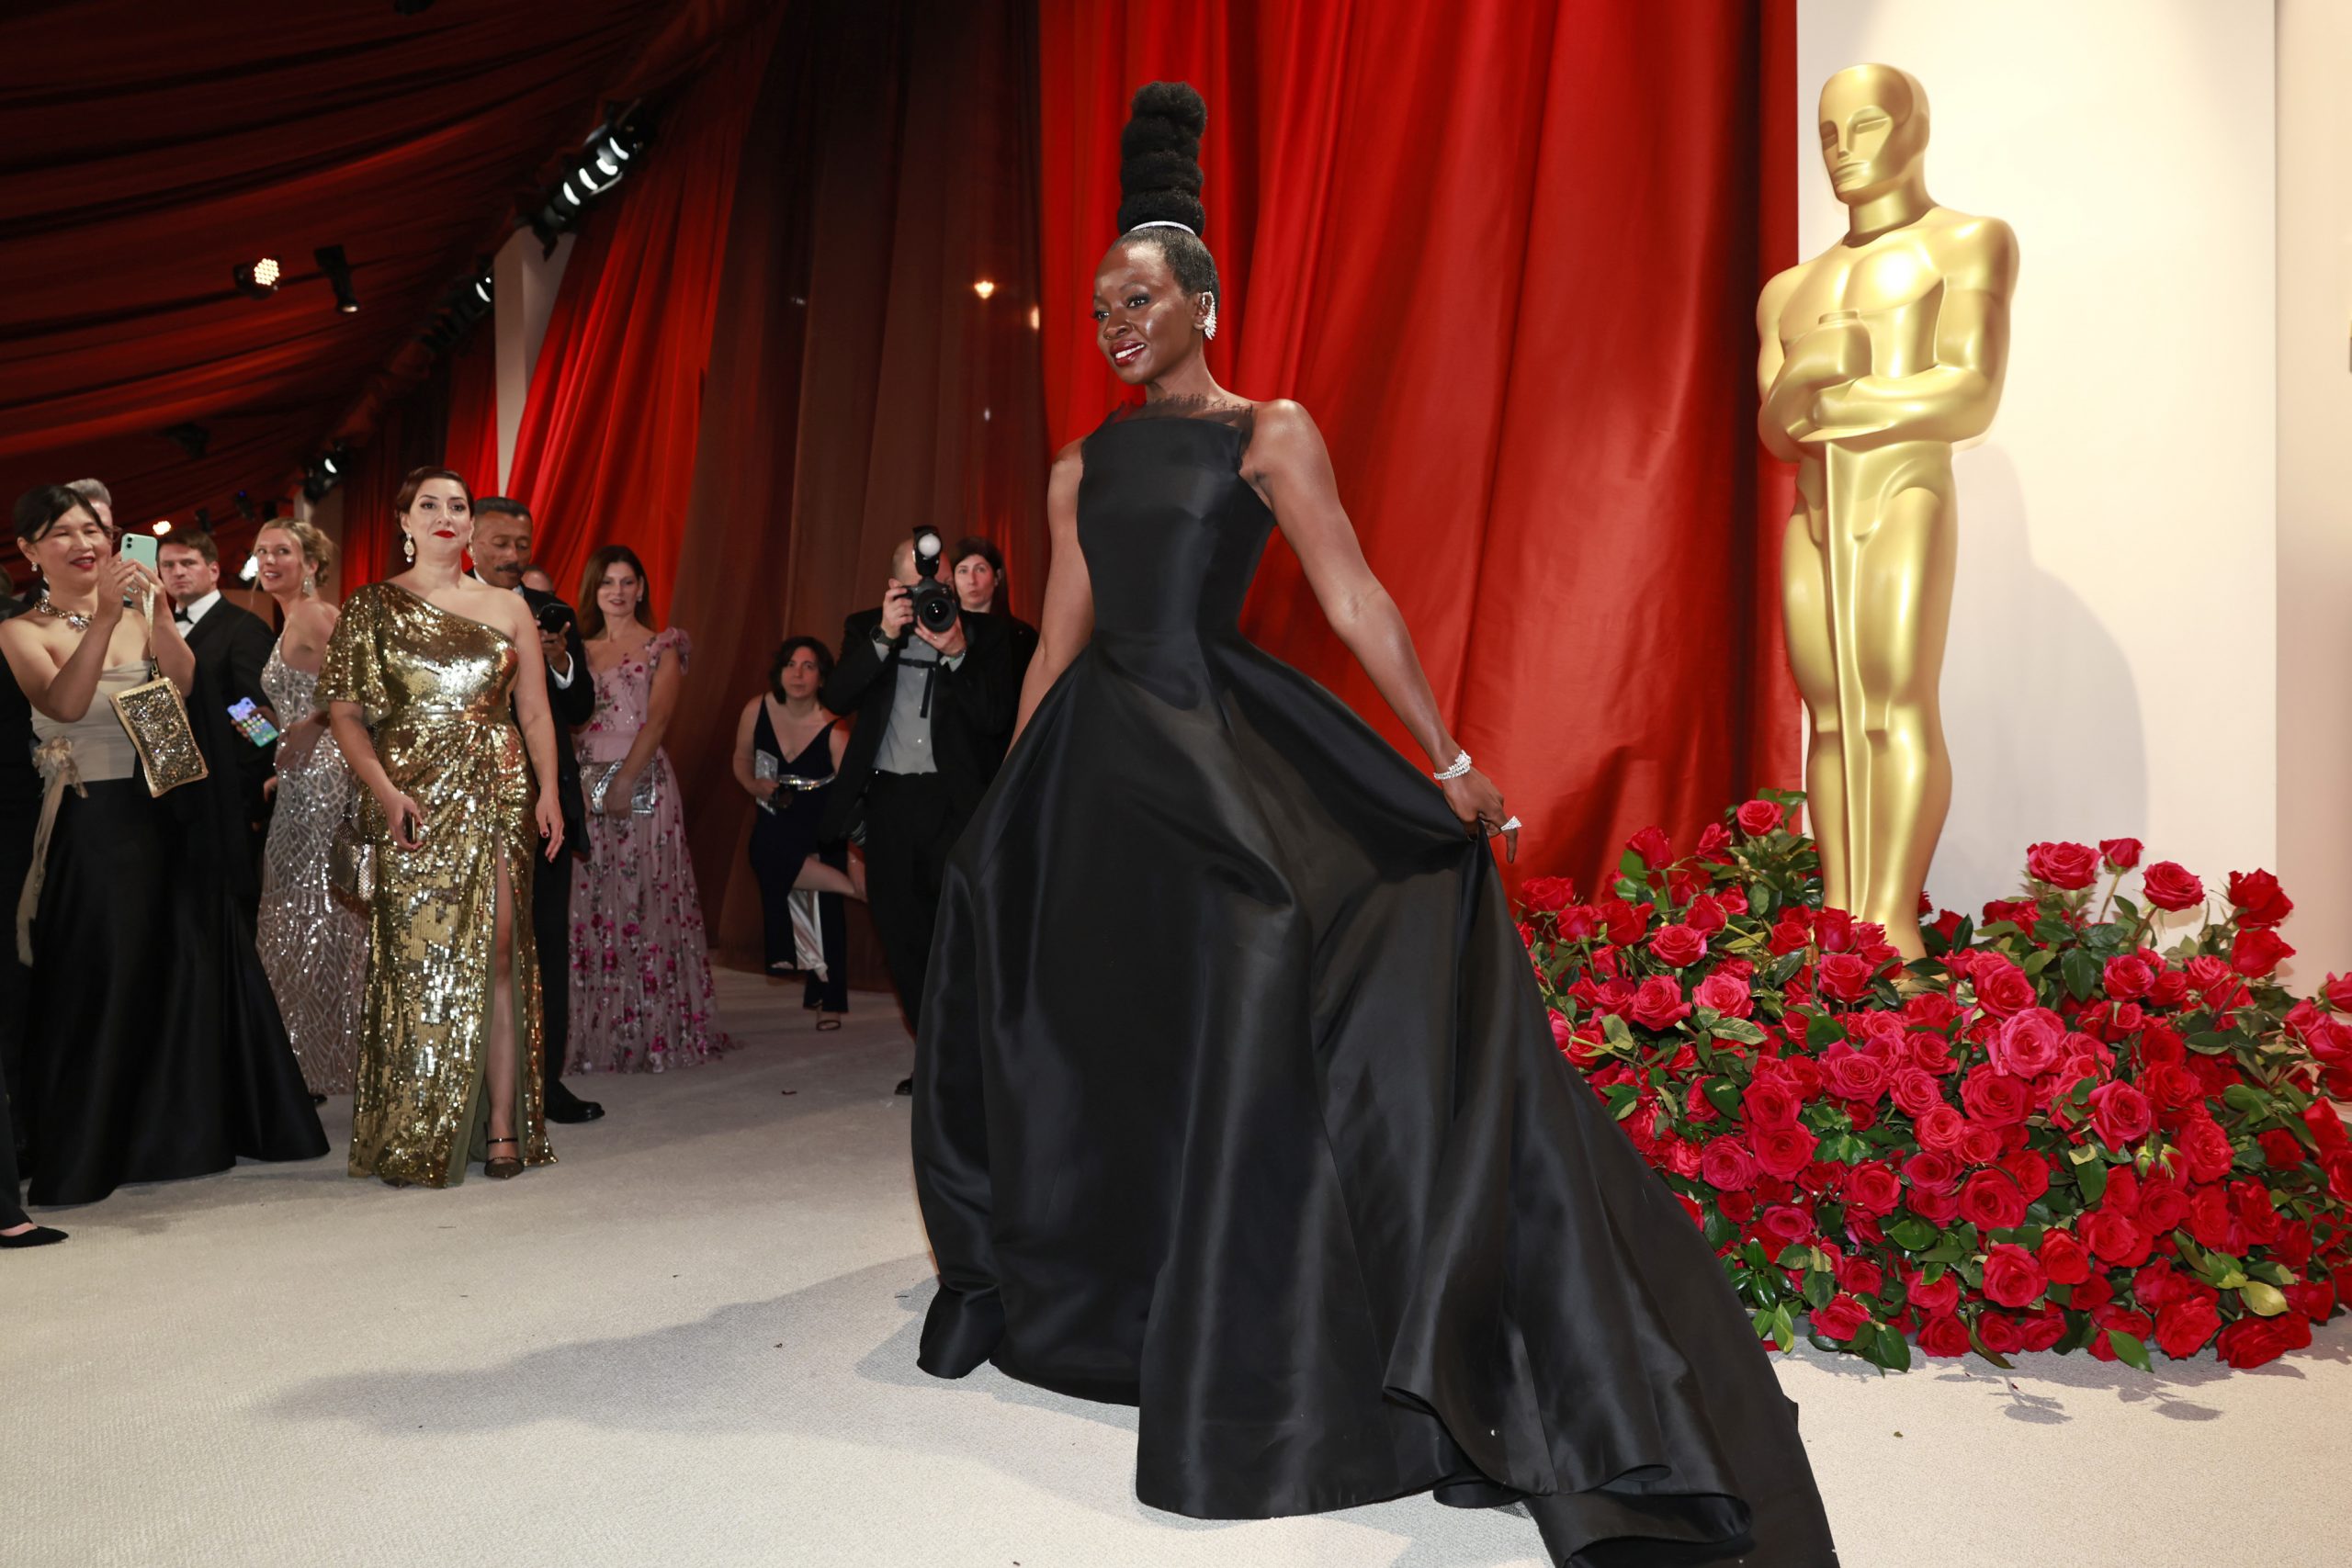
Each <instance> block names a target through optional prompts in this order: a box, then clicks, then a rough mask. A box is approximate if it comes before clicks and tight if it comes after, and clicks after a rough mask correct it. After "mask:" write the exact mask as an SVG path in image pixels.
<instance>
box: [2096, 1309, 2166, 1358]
mask: <svg viewBox="0 0 2352 1568" xmlns="http://www.w3.org/2000/svg"><path fill="white" fill-rule="evenodd" d="M2091 1321H2092V1322H2093V1323H2096V1324H2098V1337H2097V1338H2095V1339H2093V1340H2092V1341H2091V1354H2092V1355H2093V1356H2095V1357H2097V1358H2098V1359H2100V1360H2102V1361H2112V1360H2113V1359H2115V1347H2114V1345H2113V1344H2111V1343H2110V1342H2109V1339H2108V1335H2109V1333H2110V1332H2112V1333H2116V1334H2129V1335H2130V1336H2131V1337H2132V1338H2134V1339H2139V1340H2143V1341H2144V1340H2145V1339H2146V1338H2147V1337H2148V1336H2149V1335H2150V1334H2152V1333H2154V1331H2155V1326H2156V1320H2155V1319H2154V1318H2152V1317H2150V1316H2149V1315H2148V1314H2146V1313H2144V1312H2131V1311H2130V1310H2128V1309H2126V1308H2123V1307H2116V1306H2108V1307H2101V1308H2099V1309H2098V1311H2097V1312H2095V1313H2093V1314H2091Z"/></svg>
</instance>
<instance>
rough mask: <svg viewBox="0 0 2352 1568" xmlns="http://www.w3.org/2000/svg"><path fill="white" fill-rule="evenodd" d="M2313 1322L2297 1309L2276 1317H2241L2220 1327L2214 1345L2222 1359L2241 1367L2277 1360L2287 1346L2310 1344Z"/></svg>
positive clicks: (2247, 1367) (2302, 1346)
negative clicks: (2218, 1337) (2219, 1332)
mask: <svg viewBox="0 0 2352 1568" xmlns="http://www.w3.org/2000/svg"><path fill="white" fill-rule="evenodd" d="M2311 1342H2312V1325H2311V1324H2310V1323H2309V1322H2308V1321H2307V1320H2306V1319H2305V1318H2304V1316H2303V1314H2301V1313H2299V1312H2289V1313H2281V1314H2278V1316H2277V1317H2253V1316H2247V1317H2242V1318H2240V1319H2238V1320H2237V1321H2236V1322H2235V1323H2233V1324H2231V1325H2229V1326H2228V1327H2227V1328H2224V1329H2223V1330H2222V1337H2221V1338H2220V1340H2219V1341H2217V1342H2216V1343H2215V1345H2214V1347H2213V1348H2214V1350H2215V1351H2217V1352H2218V1353H2219V1354H2220V1356H2221V1358H2222V1361H2223V1362H2225V1363H2226V1364H2228V1365H2230V1366H2233V1367H2235V1368H2236V1369H2237V1370H2238V1371H2246V1370H2248V1369H2249V1368H2253V1367H2259V1366H2263V1365H2266V1364H2267V1363H2268V1362H2271V1361H2275V1360H2277V1359H2278V1358H2279V1357H2281V1356H2283V1355H2285V1354H2286V1353H2287V1352H2288V1351H2290V1350H2301V1349H2306V1348H2309V1347H2310V1345H2311Z"/></svg>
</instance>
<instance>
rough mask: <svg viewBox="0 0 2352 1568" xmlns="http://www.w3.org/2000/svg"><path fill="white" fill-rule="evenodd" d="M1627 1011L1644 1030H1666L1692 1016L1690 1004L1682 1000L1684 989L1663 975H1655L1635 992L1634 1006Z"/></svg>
mask: <svg viewBox="0 0 2352 1568" xmlns="http://www.w3.org/2000/svg"><path fill="white" fill-rule="evenodd" d="M1626 1011H1627V1012H1629V1013H1630V1014H1632V1015H1633V1019H1634V1022H1635V1023H1638V1024H1640V1025H1641V1026H1642V1027H1643V1028H1644V1029H1665V1028H1668V1026H1670V1025H1672V1024H1676V1023H1679V1022H1680V1021H1682V1020H1684V1019H1686V1018H1689V1017H1690V1016H1691V1004H1690V1003H1689V1002H1686V1001H1684V1000H1683V999H1682V987H1679V986H1678V985H1676V984H1675V983H1674V982H1673V981H1672V980H1670V979H1668V978H1667V977H1666V976H1663V975H1653V976H1650V977H1649V978H1648V979H1646V980H1645V981H1643V982H1642V983H1641V986H1640V988H1638V989H1637V990H1635V991H1634V1005H1633V1006H1632V1007H1630V1008H1628V1009H1626Z"/></svg>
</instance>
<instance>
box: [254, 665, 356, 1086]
mask: <svg viewBox="0 0 2352 1568" xmlns="http://www.w3.org/2000/svg"><path fill="white" fill-rule="evenodd" d="M261 689H262V691H263V693H264V694H266V696H267V697H268V698H269V705H270V706H271V707H273V708H275V709H276V710H277V717H278V722H279V724H280V725H281V726H283V727H284V728H287V729H289V730H290V729H292V728H294V726H295V725H296V724H298V723H300V721H301V720H302V719H303V718H305V717H307V716H310V715H311V714H312V713H314V712H316V711H317V708H318V702H317V694H318V689H319V678H318V676H316V675H314V674H310V673H307V672H305V671H300V670H297V669H295V668H294V667H293V666H292V665H290V664H288V663H287V662H286V660H284V659H283V658H281V657H280V656H279V650H278V649H270V653H269V662H268V663H267V664H266V665H264V666H263V667H262V671H261ZM357 787H358V786H357V785H356V783H355V782H354V781H353V779H352V776H351V769H350V767H349V766H348V765H347V764H346V763H345V761H344V760H343V751H342V750H341V748H339V747H337V746H336V745H335V743H334V736H333V735H332V734H328V735H322V736H321V737H319V741H318V744H317V745H316V746H314V747H312V748H311V754H310V756H309V757H308V758H306V759H305V760H304V761H302V762H301V764H300V766H294V767H289V766H288V764H287V761H286V749H285V748H284V747H283V746H280V747H279V748H278V765H277V804H276V806H275V807H273V808H272V810H271V812H270V818H269V842H268V845H267V848H266V851H265V852H264V854H263V857H262V876H261V920H260V925H259V929H258V930H257V931H256V932H255V944H256V945H257V946H258V947H259V948H260V949H261V962H262V967H263V968H264V969H265V970H266V971H267V972H268V974H269V985H270V989H271V990H273V991H275V992H276V993H277V1010H278V1011H279V1012H280V1013H281V1014H283V1015H284V1016H285V1019H286V1037H287V1039H288V1042H290V1043H292V1045H293V1047H294V1056H295V1059H296V1060H297V1061H299V1062H300V1063H301V1065H302V1077H303V1081H304V1082H306V1083H308V1084H309V1085H310V1086H311V1093H313V1094H348V1093H350V1092H351V1084H352V1075H353V1071H354V1068H355V1067H356V1064H357V1062H358V1058H359V1028H360V1009H361V1004H362V1002H363V1000H364V998H365V995H366V991H367V987H368V924H367V922H366V921H365V920H363V919H360V917H359V916H358V915H357V914H356V913H354V912H353V911H352V910H350V909H349V908H345V906H344V905H343V904H341V903H340V902H338V901H337V900H336V898H335V897H334V894H333V893H332V892H330V891H329V890H328V886H327V848H328V846H329V845H330V844H331V843H332V842H333V841H334V830H335V827H336V825H337V824H338V823H340V822H341V821H342V820H343V817H344V813H345V810H346V809H348V807H349V806H350V803H351V795H352V791H353V790H354V789H356V788H357Z"/></svg>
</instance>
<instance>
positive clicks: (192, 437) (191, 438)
mask: <svg viewBox="0 0 2352 1568" xmlns="http://www.w3.org/2000/svg"><path fill="white" fill-rule="evenodd" d="M164 434H165V435H167V436H169V437H171V439H172V441H173V442H174V443H175V445H176V446H178V447H179V449H180V450H181V451H183V452H185V453H187V455H188V456H189V457H203V456H204V449H205V447H207V446H210V445H211V443H212V432H210V431H209V430H207V429H205V428H204V426H202V425H200V424H198V423H196V422H195V421H194V420H188V421H187V422H185V423H180V424H175V425H173V426H172V427H171V428H170V429H169V430H166V431H164Z"/></svg>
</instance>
